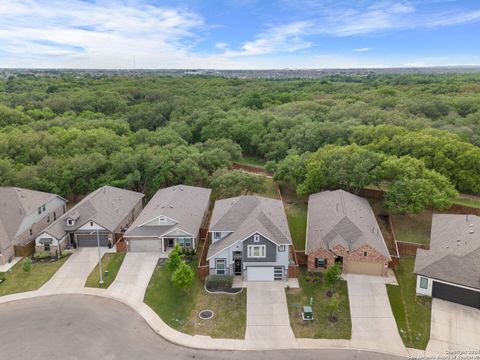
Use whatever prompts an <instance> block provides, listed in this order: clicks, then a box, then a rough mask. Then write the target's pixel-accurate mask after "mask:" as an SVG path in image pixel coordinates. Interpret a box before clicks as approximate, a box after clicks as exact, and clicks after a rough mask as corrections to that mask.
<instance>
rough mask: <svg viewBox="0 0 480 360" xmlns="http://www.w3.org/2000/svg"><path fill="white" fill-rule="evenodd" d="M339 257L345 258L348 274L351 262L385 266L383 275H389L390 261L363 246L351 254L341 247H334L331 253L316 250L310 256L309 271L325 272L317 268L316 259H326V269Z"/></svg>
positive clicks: (345, 267) (344, 263)
mask: <svg viewBox="0 0 480 360" xmlns="http://www.w3.org/2000/svg"><path fill="white" fill-rule="evenodd" d="M365 254H366V256H365ZM337 256H342V257H343V272H346V273H348V264H349V262H366V263H367V262H368V263H381V264H383V267H384V271H383V275H384V276H386V275H387V267H388V259H387V258H386V257H385V256H383V255H382V254H380V253H379V252H378V251H376V250H375V249H373V248H372V247H370V246H368V245H364V246H361V247H360V248H358V249H356V250H354V251H351V252H347V250H346V249H345V248H344V247H343V246H341V245H336V246H334V247H333V248H332V249H331V250H330V251H327V250H325V249H317V250H314V251H312V252H311V253H310V254H308V271H323V270H324V268H316V267H315V259H316V258H323V259H325V260H326V267H328V266H330V265H332V264H334V263H335V259H336V257H337Z"/></svg>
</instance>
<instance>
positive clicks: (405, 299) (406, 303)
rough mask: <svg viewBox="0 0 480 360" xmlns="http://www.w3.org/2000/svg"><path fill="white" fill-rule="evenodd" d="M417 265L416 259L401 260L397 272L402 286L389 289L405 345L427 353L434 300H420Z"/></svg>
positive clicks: (391, 286)
mask: <svg viewBox="0 0 480 360" xmlns="http://www.w3.org/2000/svg"><path fill="white" fill-rule="evenodd" d="M414 264H415V258H413V257H408V258H402V259H400V267H399V270H398V271H395V275H396V276H397V281H398V286H395V285H387V293H388V298H389V299H390V306H391V307H392V312H393V316H394V317H395V320H396V322H397V327H398V332H399V333H400V337H401V338H402V340H403V343H404V344H405V346H407V347H411V348H415V349H422V350H424V349H425V348H426V347H427V344H428V340H429V339H430V318H431V306H432V300H431V298H430V297H426V296H418V297H417V296H416V294H415V289H416V277H415V274H414V273H413V267H414Z"/></svg>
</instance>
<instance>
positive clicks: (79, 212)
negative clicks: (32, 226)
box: [44, 186, 144, 239]
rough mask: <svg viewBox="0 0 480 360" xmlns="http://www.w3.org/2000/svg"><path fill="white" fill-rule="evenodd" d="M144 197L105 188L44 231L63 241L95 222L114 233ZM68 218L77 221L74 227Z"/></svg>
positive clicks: (90, 196) (88, 197) (126, 191)
mask: <svg viewBox="0 0 480 360" xmlns="http://www.w3.org/2000/svg"><path fill="white" fill-rule="evenodd" d="M143 197H144V195H143V194H142V193H139V192H135V191H130V190H124V189H119V188H116V187H113V186H103V187H101V188H99V189H97V190H95V191H94V192H92V193H90V194H88V195H87V196H86V197H84V198H83V199H82V200H81V201H80V202H79V203H78V204H77V205H75V206H74V207H73V208H71V209H70V210H69V211H67V212H66V213H65V214H63V215H62V216H61V217H59V218H58V219H57V220H56V221H55V222H54V223H52V224H51V225H50V226H49V227H47V228H46V229H45V230H44V231H45V232H47V233H48V234H50V235H52V236H54V237H55V238H57V239H62V238H63V237H64V236H65V235H66V233H67V231H75V230H77V229H78V228H80V227H81V226H82V225H84V224H85V223H86V222H87V221H93V222H95V223H96V224H98V225H100V226H102V227H103V228H105V229H106V230H108V231H111V232H113V231H115V229H116V228H117V227H118V226H119V225H120V224H121V222H122V220H123V219H125V217H126V216H127V215H128V214H129V213H131V211H132V210H133V208H134V207H135V205H136V204H137V203H138V202H139V201H140V200H141V199H142V198H143ZM68 218H72V219H74V220H75V224H74V225H73V226H68V225H67V221H66V220H67V219H68Z"/></svg>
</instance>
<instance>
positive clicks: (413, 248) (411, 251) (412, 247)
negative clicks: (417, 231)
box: [397, 241, 430, 256]
mask: <svg viewBox="0 0 480 360" xmlns="http://www.w3.org/2000/svg"><path fill="white" fill-rule="evenodd" d="M397 246H398V252H399V253H400V256H415V255H417V249H424V250H429V249H430V246H429V245H426V244H417V243H409V242H404V241H397Z"/></svg>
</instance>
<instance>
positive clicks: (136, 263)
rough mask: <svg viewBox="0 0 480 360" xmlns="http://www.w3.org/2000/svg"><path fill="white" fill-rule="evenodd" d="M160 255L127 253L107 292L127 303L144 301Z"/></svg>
mask: <svg viewBox="0 0 480 360" xmlns="http://www.w3.org/2000/svg"><path fill="white" fill-rule="evenodd" d="M160 255H161V254H160V253H127V255H126V256H125V259H124V260H123V263H122V266H121V267H120V270H119V271H118V274H117V277H116V278H115V281H114V282H113V283H112V284H111V285H110V286H109V288H108V290H107V292H108V293H110V294H111V295H112V296H117V297H121V298H123V299H127V301H132V302H135V301H142V302H143V297H144V296H145V291H146V290H147V286H148V283H149V282H150V278H151V277H152V273H153V271H154V270H155V266H156V265H157V262H158V259H159V258H160Z"/></svg>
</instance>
